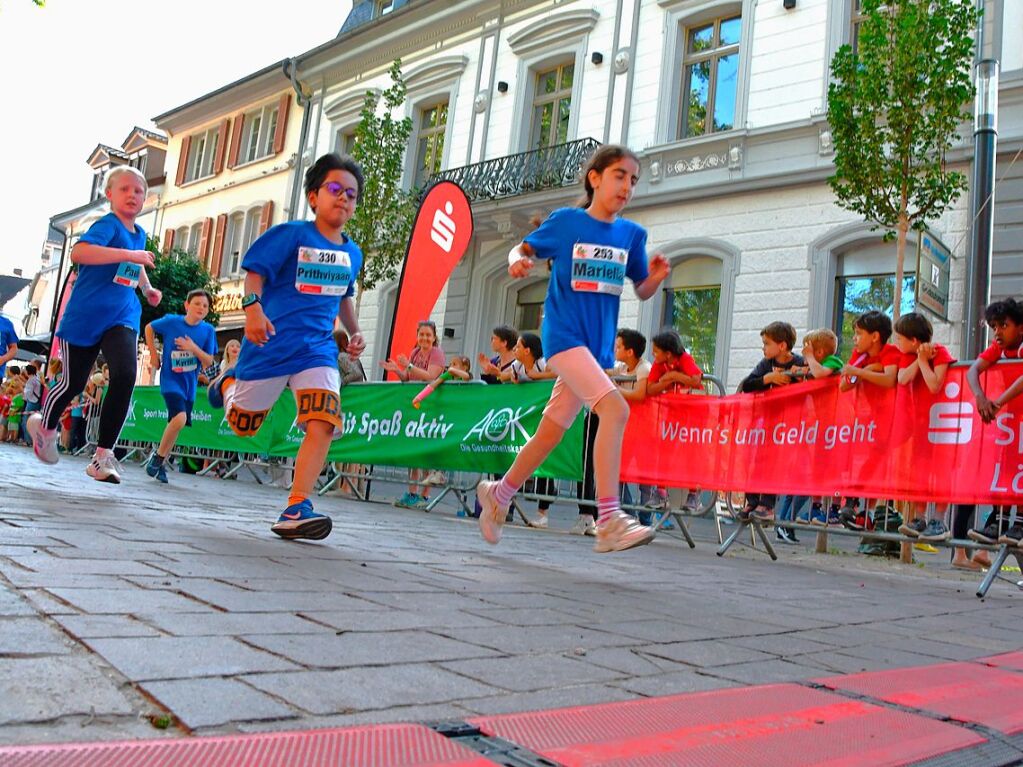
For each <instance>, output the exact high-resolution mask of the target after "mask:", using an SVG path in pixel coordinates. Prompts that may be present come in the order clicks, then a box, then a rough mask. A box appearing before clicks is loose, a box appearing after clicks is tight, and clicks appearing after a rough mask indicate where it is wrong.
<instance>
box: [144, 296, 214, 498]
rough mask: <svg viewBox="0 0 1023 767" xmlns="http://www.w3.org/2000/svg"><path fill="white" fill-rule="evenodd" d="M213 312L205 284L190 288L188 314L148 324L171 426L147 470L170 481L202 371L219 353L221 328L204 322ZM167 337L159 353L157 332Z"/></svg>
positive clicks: (156, 477) (171, 316)
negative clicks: (169, 471) (172, 457)
mask: <svg viewBox="0 0 1023 767" xmlns="http://www.w3.org/2000/svg"><path fill="white" fill-rule="evenodd" d="M209 313H210V294H209V293H207V292H206V291H205V290H203V289H202V288H197V289H196V290H192V291H189V293H188V295H187V296H186V298H185V314H184V315H180V314H165V315H164V316H163V317H161V318H160V319H158V320H154V321H153V322H150V323H149V324H148V325H146V345H147V346H148V347H149V355H150V359H151V360H153V367H154V369H157V370H161V371H162V372H161V373H160V394H162V395H163V401H164V402H165V403H166V404H167V427H166V428H165V429H164V430H163V437H162V438H161V439H160V446H159V447H158V448H157V449H156V452H155V453H153V455H152V457H150V459H149V461H148V462H147V463H146V474H148V475H149V476H150V477H153V478H154V479H157V480H159V481H160V482H163V483H164V484H166V483H167V466H166V464H165V461H166V460H167V456H168V455H170V451H171V450H173V449H174V443H176V442H177V441H178V434H180V433H181V430H182V429H183V428H185V427H186V426H191V425H192V406H193V405H194V404H195V388H196V383H197V382H198V380H199V371H200V370H202V369H203V368H208V367H209V366H210V365H212V364H213V362H214V357H213V355H214V354H216V353H217V331H216V330H214V329H213V326H212V325H211V324H210V323H208V322H204V320H205V319H206V315H207V314H209ZM157 335H159V336H160V337H161V338H162V339H163V354H157V351H156V339H155V336H157Z"/></svg>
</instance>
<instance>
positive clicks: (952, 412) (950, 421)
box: [927, 382, 975, 445]
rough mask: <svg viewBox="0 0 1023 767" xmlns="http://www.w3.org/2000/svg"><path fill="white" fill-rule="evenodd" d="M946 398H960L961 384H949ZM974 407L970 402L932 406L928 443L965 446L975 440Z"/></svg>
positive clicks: (946, 388) (946, 387)
mask: <svg viewBox="0 0 1023 767" xmlns="http://www.w3.org/2000/svg"><path fill="white" fill-rule="evenodd" d="M945 396H946V397H948V398H949V399H950V400H954V399H955V398H956V397H958V396H959V384H957V383H954V382H949V383H948V384H947V385H946V386H945ZM974 412H975V410H974V407H973V405H972V404H970V403H969V402H958V401H957V402H936V403H934V404H933V405H931V410H930V422H929V424H928V429H927V441H928V442H930V443H931V444H932V445H965V444H967V443H968V442H969V441H970V440H971V439H973V415H974Z"/></svg>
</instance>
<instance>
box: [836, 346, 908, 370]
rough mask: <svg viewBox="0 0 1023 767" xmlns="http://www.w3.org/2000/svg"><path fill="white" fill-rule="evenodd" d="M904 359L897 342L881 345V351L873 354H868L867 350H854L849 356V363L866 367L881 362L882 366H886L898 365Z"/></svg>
mask: <svg viewBox="0 0 1023 767" xmlns="http://www.w3.org/2000/svg"><path fill="white" fill-rule="evenodd" d="M901 359H902V352H900V351H899V347H898V346H896V345H895V344H885V345H884V346H882V347H881V351H880V352H879V353H878V354H876V355H873V356H868V355H867V353H866V352H858V351H853V353H852V356H851V357H850V358H849V364H850V365H852V366H853V367H854V368H865V367H866V366H867V365H875V364H880V365H881V367H883V368H886V367H888V366H889V365H895V366H898V364H899V361H900V360H901Z"/></svg>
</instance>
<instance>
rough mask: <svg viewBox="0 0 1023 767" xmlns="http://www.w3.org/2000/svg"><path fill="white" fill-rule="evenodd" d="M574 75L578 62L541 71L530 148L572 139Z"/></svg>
mask: <svg viewBox="0 0 1023 767" xmlns="http://www.w3.org/2000/svg"><path fill="white" fill-rule="evenodd" d="M574 77H575V64H574V63H566V64H560V65H558V66H555V67H551V68H550V69H544V70H542V71H540V72H537V74H536V87H535V88H534V90H533V118H532V126H531V127H530V141H529V148H530V149H543V148H544V147H548V146H554V145H555V144H563V143H565V142H566V141H568V123H569V120H570V119H571V116H572V81H573V80H574Z"/></svg>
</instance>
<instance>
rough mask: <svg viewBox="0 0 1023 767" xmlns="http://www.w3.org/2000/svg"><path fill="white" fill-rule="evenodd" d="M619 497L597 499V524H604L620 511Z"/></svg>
mask: <svg viewBox="0 0 1023 767" xmlns="http://www.w3.org/2000/svg"><path fill="white" fill-rule="evenodd" d="M618 508H619V507H618V497H617V496H614V495H612V496H609V497H607V498H598V499H597V524H598V525H602V524H604V523H605V522H607V520H608V519H610V517H611V515H612V514H613V513H614V512H616V511H618Z"/></svg>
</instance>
